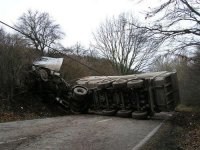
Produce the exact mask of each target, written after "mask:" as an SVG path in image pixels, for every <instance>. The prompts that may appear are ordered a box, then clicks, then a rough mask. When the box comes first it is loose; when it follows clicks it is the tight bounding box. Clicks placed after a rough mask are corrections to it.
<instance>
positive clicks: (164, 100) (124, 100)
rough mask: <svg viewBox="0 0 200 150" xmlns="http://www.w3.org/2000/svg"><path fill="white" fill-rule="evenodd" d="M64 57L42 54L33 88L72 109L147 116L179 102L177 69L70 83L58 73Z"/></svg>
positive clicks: (32, 74) (135, 116) (34, 68)
mask: <svg viewBox="0 0 200 150" xmlns="http://www.w3.org/2000/svg"><path fill="white" fill-rule="evenodd" d="M62 61H63V59H61V58H50V57H42V58H41V59H40V60H38V61H35V62H34V63H33V67H32V71H31V72H30V78H31V81H32V83H31V84H32V85H34V86H31V87H32V89H33V90H37V91H39V93H40V95H42V97H43V98H44V99H46V101H48V102H51V103H57V104H59V105H62V106H63V108H64V109H66V110H69V111H70V112H71V113H93V114H99V115H108V116H109V115H110V116H111V115H116V116H119V117H133V118H135V119H146V118H148V117H151V116H153V115H154V114H155V113H158V112H161V111H173V110H174V108H175V106H176V105H177V103H179V92H178V83H177V75H176V72H167V71H162V72H150V73H141V74H133V75H124V76H88V77H83V78H80V79H78V80H77V81H76V83H75V84H71V85H70V84H69V83H67V82H66V81H65V80H64V79H62V78H61V77H60V74H59V72H58V71H59V70H60V67H61V65H62Z"/></svg>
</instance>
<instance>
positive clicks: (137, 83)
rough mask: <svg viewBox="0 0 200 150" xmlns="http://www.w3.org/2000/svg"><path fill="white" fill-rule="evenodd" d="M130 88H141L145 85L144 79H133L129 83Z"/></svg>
mask: <svg viewBox="0 0 200 150" xmlns="http://www.w3.org/2000/svg"><path fill="white" fill-rule="evenodd" d="M127 87H128V88H140V87H143V80H132V81H129V82H128V83H127Z"/></svg>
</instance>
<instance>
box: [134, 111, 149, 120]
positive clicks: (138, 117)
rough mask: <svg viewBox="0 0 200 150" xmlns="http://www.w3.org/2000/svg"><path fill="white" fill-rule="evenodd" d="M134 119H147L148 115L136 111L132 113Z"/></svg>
mask: <svg viewBox="0 0 200 150" xmlns="http://www.w3.org/2000/svg"><path fill="white" fill-rule="evenodd" d="M132 118H133V119H147V118H148V113H147V111H134V112H132Z"/></svg>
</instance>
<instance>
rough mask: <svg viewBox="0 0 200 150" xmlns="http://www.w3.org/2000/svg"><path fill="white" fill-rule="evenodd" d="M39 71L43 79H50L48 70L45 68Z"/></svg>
mask: <svg viewBox="0 0 200 150" xmlns="http://www.w3.org/2000/svg"><path fill="white" fill-rule="evenodd" d="M38 73H39V75H40V78H41V79H42V80H43V81H48V72H47V71H46V70H45V69H40V70H38Z"/></svg>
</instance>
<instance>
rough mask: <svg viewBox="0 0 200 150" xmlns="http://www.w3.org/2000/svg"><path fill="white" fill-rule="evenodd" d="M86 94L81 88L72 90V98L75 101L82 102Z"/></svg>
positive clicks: (85, 89) (85, 90) (86, 91)
mask: <svg viewBox="0 0 200 150" xmlns="http://www.w3.org/2000/svg"><path fill="white" fill-rule="evenodd" d="M87 93H88V90H87V88H85V87H83V86H76V87H75V88H74V90H73V98H74V99H75V100H78V101H82V100H83V99H85V96H86V95H87Z"/></svg>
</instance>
